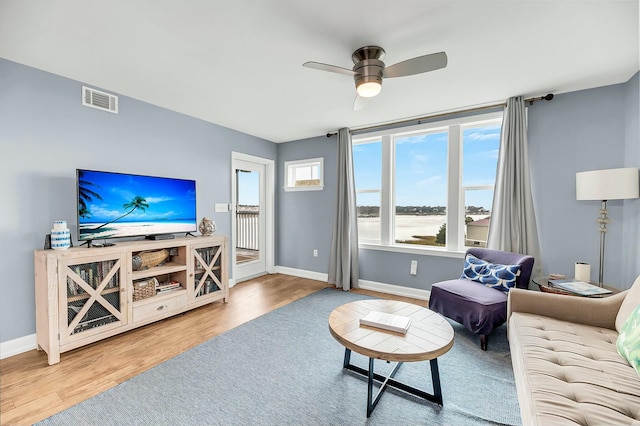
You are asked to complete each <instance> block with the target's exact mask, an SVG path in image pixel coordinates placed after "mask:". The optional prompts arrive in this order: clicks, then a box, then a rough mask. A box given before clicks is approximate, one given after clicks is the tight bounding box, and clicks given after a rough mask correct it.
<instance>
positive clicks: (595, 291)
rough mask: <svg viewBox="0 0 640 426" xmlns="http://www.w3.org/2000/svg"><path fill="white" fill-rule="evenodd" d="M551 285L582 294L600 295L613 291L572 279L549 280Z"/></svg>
mask: <svg viewBox="0 0 640 426" xmlns="http://www.w3.org/2000/svg"><path fill="white" fill-rule="evenodd" d="M549 285H550V286H551V287H555V288H558V289H561V290H566V291H568V292H570V293H575V294H578V295H580V296H600V295H603V294H610V293H612V291H611V290H607V289H606V288H602V287H598V286H597V285H593V284H590V283H586V282H584V281H578V280H571V279H565V280H549Z"/></svg>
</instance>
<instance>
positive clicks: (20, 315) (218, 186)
mask: <svg viewBox="0 0 640 426" xmlns="http://www.w3.org/2000/svg"><path fill="white" fill-rule="evenodd" d="M81 86H82V83H80V82H77V81H73V80H69V79H66V78H62V77H60V76H56V75H53V74H50V73H46V72H43V71H39V70H36V69H33V68H29V67H26V66H22V65H19V64H16V63H14V62H10V61H7V60H4V59H0V144H1V146H2V147H3V152H2V154H1V157H0V180H1V181H2V189H1V191H2V192H1V193H0V195H1V199H2V200H3V206H2V207H3V214H2V221H1V222H0V241H2V244H1V246H2V253H1V255H0V271H1V275H0V276H2V277H3V279H2V281H1V282H0V286H1V288H2V297H1V298H0V341H1V342H5V341H8V340H12V339H16V338H19V337H23V336H27V335H31V334H33V333H35V304H34V300H35V299H34V271H33V250H34V249H38V248H42V246H43V243H44V235H45V234H47V233H49V232H50V230H51V227H52V225H53V221H54V220H58V219H60V220H66V221H67V223H68V224H69V225H70V227H71V228H72V229H71V231H72V235H73V234H75V226H76V212H75V208H76V207H75V206H76V200H75V193H76V190H75V169H76V168H88V169H97V170H109V171H117V172H130V173H138V174H148V175H154V176H169V177H178V178H186V179H195V180H196V181H197V192H198V206H197V209H198V210H197V211H198V217H203V216H209V217H211V218H213V220H214V221H215V222H216V225H217V226H218V231H217V233H219V234H222V235H230V228H231V216H230V214H229V213H215V212H214V204H215V203H229V202H231V152H232V151H237V152H242V153H246V154H251V155H256V156H260V157H263V158H269V159H274V160H275V159H276V157H277V145H276V144H274V143H271V142H268V141H265V140H262V139H259V138H255V137H253V136H249V135H246V134H243V133H240V132H237V131H234V130H230V129H227V128H224V127H220V126H217V125H214V124H211V123H208V122H205V121H202V120H198V119H195V118H192V117H188V116H185V115H182V114H178V113H175V112H172V111H169V110H166V109H162V108H159V107H156V106H153V105H150V104H147V103H144V102H140V101H137V100H134V99H131V98H128V97H126V96H119V114H111V113H108V112H104V111H100V110H97V109H94V108H87V107H84V106H82V105H81ZM98 89H99V88H98ZM107 90H108V89H107Z"/></svg>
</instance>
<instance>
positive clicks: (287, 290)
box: [0, 274, 426, 425]
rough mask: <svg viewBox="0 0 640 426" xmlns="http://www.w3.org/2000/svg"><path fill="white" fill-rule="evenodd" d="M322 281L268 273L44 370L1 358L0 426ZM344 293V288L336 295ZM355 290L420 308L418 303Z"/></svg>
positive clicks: (153, 361) (23, 358) (131, 372)
mask: <svg viewBox="0 0 640 426" xmlns="http://www.w3.org/2000/svg"><path fill="white" fill-rule="evenodd" d="M328 286H329V285H328V284H327V283H325V282H321V281H315V280H309V279H304V278H298V277H292V276H288V275H281V274H273V275H266V276H263V277H259V278H256V279H253V280H251V281H246V282H243V283H240V284H237V285H236V286H234V287H233V288H232V289H231V290H230V297H229V301H228V303H222V302H217V303H213V304H211V305H207V306H203V307H201V308H198V309H195V310H193V311H189V312H187V313H186V314H184V315H178V316H175V317H173V318H168V319H166V320H163V321H160V322H157V323H154V324H150V325H147V326H145V327H142V328H139V329H136V330H132V331H129V332H127V333H124V334H121V335H118V336H114V337H111V338H109V339H107V340H103V341H101V342H98V343H94V344H92V345H89V346H85V347H83V348H80V349H76V350H74V351H70V352H66V353H63V354H62V355H61V361H60V363H59V364H55V365H48V364H47V356H46V354H45V353H44V352H39V351H36V350H32V351H29V352H26V353H23V354H20V355H16V356H13V357H10V358H5V359H3V360H0V425H30V424H33V423H34V422H37V421H40V420H42V419H45V418H47V417H49V416H51V415H53V414H55V413H57V412H60V411H62V410H64V409H67V408H69V407H71V406H73V405H75V404H77V403H79V402H81V401H84V400H85V399H89V398H91V397H93V396H95V395H97V394H99V393H101V392H103V391H105V390H107V389H109V388H111V387H113V386H115V385H117V384H119V383H122V382H124V381H126V380H128V379H130V378H131V377H133V376H136V375H138V374H140V373H142V372H144V371H146V370H148V369H149V368H151V367H153V366H155V365H158V364H160V363H162V362H164V361H166V360H168V359H170V358H172V357H174V356H176V355H178V354H180V353H182V352H184V351H186V350H188V349H190V348H192V347H194V346H196V345H198V344H200V343H202V342H204V341H205V340H207V339H210V338H211V337H214V336H216V335H218V334H221V333H223V332H225V331H227V330H230V329H232V328H234V327H237V326H239V325H241V324H243V323H245V322H247V321H250V320H252V319H254V318H256V317H258V316H260V315H263V314H265V313H267V312H270V311H272V310H274V309H277V308H279V307H281V306H284V305H286V304H288V303H291V302H294V301H296V300H298V299H300V298H302V297H304V296H307V295H309V294H311V293H314V292H316V291H318V290H320V289H322V288H325V287H328ZM336 291H341V290H336ZM354 291H355V292H358V293H362V294H368V295H374V296H377V297H380V298H387V299H396V300H403V301H407V302H411V303H416V304H419V305H421V306H425V305H426V302H425V301H422V300H415V299H409V298H405V297H397V296H392V295H387V294H382V293H375V292H372V291H366V290H354Z"/></svg>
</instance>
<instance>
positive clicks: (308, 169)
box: [284, 158, 324, 191]
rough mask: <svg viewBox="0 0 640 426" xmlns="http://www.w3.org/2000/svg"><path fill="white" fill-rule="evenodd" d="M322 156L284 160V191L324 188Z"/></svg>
mask: <svg viewBox="0 0 640 426" xmlns="http://www.w3.org/2000/svg"><path fill="white" fill-rule="evenodd" d="M323 166H324V159H323V158H311V159H308V160H296V161H286V162H285V163H284V169H285V177H286V185H285V187H284V189H285V191H312V190H321V189H322V188H324V178H323V171H322V170H323Z"/></svg>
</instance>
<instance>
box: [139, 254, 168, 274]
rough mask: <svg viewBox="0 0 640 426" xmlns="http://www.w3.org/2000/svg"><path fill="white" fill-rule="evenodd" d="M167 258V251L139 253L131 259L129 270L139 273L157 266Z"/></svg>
mask: <svg viewBox="0 0 640 426" xmlns="http://www.w3.org/2000/svg"><path fill="white" fill-rule="evenodd" d="M168 258H169V250H167V249H162V250H158V251H150V252H141V253H138V254H136V255H134V256H132V257H131V269H133V270H134V271H140V270H142V269H146V268H152V267H154V266H158V265H159V264H161V263H162V262H164V261H165V260H167V259H168Z"/></svg>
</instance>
